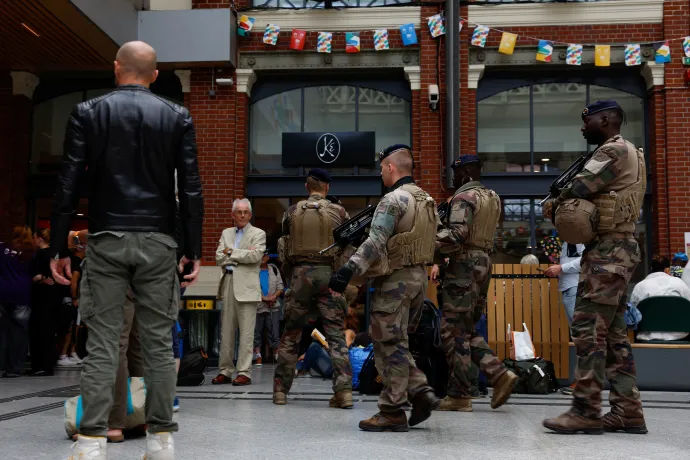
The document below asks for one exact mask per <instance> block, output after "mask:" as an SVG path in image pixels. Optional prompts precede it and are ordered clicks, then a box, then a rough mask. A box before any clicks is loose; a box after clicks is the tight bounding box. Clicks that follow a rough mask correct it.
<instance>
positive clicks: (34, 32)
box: [21, 22, 40, 37]
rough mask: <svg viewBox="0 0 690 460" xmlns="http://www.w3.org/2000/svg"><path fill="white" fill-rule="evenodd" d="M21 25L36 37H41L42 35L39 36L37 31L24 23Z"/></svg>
mask: <svg viewBox="0 0 690 460" xmlns="http://www.w3.org/2000/svg"><path fill="white" fill-rule="evenodd" d="M21 25H22V27H23V28H25V29H26V30H28V31H29V32H31V33H32V34H34V35H35V36H36V37H40V35H39V34H38V32H36V31H35V30H34V29H32V28H31V27H29V26H27V25H26V24H24V23H23V22H22V23H21Z"/></svg>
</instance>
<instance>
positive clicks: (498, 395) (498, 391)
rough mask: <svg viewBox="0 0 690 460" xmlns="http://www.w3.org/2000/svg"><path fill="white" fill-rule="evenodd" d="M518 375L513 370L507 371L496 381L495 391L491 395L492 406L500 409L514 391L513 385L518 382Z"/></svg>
mask: <svg viewBox="0 0 690 460" xmlns="http://www.w3.org/2000/svg"><path fill="white" fill-rule="evenodd" d="M517 380H518V376H517V375H515V374H514V373H513V372H511V371H505V372H504V373H503V375H501V376H500V377H499V378H498V380H496V382H494V393H493V395H491V408H492V409H498V408H499V407H501V406H502V405H504V404H505V403H506V402H507V401H508V398H510V395H511V394H512V393H513V387H514V386H515V382H517Z"/></svg>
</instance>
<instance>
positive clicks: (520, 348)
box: [508, 323, 537, 361]
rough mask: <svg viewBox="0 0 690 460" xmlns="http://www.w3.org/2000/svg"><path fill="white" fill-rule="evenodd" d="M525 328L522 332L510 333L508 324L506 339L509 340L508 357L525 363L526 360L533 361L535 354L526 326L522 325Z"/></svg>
mask: <svg viewBox="0 0 690 460" xmlns="http://www.w3.org/2000/svg"><path fill="white" fill-rule="evenodd" d="M522 327H523V328H525V330H524V332H517V331H512V332H511V331H510V324H508V337H509V338H510V357H511V359H514V360H515V361H527V360H528V359H535V358H536V357H537V356H536V352H535V351H534V344H533V343H532V337H531V336H530V335H529V331H528V330H527V325H526V324H525V323H522Z"/></svg>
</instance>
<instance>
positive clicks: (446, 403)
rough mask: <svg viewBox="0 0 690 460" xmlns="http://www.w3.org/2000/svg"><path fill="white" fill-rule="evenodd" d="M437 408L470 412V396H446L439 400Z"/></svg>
mask: <svg viewBox="0 0 690 460" xmlns="http://www.w3.org/2000/svg"><path fill="white" fill-rule="evenodd" d="M438 410H442V411H454V412H472V398H454V397H452V396H446V397H445V398H443V399H442V400H441V405H440V406H439V407H438Z"/></svg>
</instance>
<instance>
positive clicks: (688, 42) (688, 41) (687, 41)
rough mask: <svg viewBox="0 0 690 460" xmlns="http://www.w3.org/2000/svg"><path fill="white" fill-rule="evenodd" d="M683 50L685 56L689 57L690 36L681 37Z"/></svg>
mask: <svg viewBox="0 0 690 460" xmlns="http://www.w3.org/2000/svg"><path fill="white" fill-rule="evenodd" d="M683 52H684V53H685V57H690V37H685V38H684V39H683Z"/></svg>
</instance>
